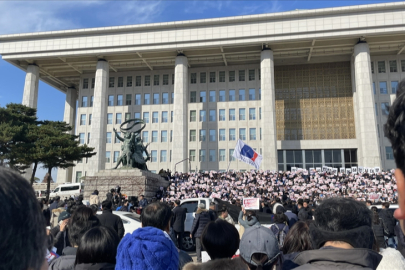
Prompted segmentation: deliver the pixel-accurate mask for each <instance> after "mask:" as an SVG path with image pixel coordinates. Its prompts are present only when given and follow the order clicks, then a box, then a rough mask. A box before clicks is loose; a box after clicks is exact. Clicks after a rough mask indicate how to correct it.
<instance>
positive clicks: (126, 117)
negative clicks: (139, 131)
mask: <svg viewBox="0 0 405 270" xmlns="http://www.w3.org/2000/svg"><path fill="white" fill-rule="evenodd" d="M129 119H131V113H129V112H128V113H125V121H128V120H129Z"/></svg>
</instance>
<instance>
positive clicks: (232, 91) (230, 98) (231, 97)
mask: <svg viewBox="0 0 405 270" xmlns="http://www.w3.org/2000/svg"><path fill="white" fill-rule="evenodd" d="M229 101H235V90H229Z"/></svg>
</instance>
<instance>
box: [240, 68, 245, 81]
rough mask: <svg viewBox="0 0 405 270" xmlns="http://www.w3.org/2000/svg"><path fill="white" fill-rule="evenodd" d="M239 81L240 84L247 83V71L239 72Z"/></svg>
mask: <svg viewBox="0 0 405 270" xmlns="http://www.w3.org/2000/svg"><path fill="white" fill-rule="evenodd" d="M239 81H240V82H244V81H245V71H244V70H239Z"/></svg>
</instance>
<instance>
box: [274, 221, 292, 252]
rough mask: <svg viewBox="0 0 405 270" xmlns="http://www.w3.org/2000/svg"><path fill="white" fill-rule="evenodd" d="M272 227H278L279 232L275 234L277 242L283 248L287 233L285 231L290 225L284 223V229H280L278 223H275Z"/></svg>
mask: <svg viewBox="0 0 405 270" xmlns="http://www.w3.org/2000/svg"><path fill="white" fill-rule="evenodd" d="M272 227H274V228H276V230H277V232H276V233H275V234H274V235H275V236H276V238H277V242H278V247H279V248H280V249H281V248H282V247H283V245H284V239H285V237H286V235H287V233H286V232H285V229H286V228H287V227H288V226H287V225H284V227H283V229H282V230H280V228H279V227H278V225H277V224H274V225H273V226H272Z"/></svg>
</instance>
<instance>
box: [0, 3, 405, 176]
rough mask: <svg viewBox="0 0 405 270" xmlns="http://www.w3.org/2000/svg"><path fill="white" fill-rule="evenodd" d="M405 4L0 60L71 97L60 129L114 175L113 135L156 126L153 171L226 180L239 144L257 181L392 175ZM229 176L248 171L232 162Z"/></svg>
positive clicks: (97, 37) (85, 40)
mask: <svg viewBox="0 0 405 270" xmlns="http://www.w3.org/2000/svg"><path fill="white" fill-rule="evenodd" d="M404 48H405V2H396V3H388V4H375V5H362V6H350V7H339V8H327V9H317V10H296V11H290V12H281V13H272V14H261V15H250V16H239V17H228V18H216V19H206V20H194V21H180V22H168V23H154V24H144V25H129V26H119V27H104V28H92V29H78V30H68V31H52V32H43V33H28V34H17V35H5V36H0V54H1V55H2V57H3V59H4V60H6V61H8V62H9V63H10V64H13V65H15V66H17V67H18V68H21V69H23V70H25V71H26V72H27V75H26V80H25V86H24V97H23V104H25V105H28V106H32V107H36V106H37V95H38V80H42V81H44V82H46V83H48V84H50V85H51V86H53V87H55V89H57V90H59V91H62V92H63V93H66V103H65V114H64V121H66V122H68V123H70V124H72V125H75V132H76V134H77V135H79V137H80V142H81V143H86V144H89V145H90V146H92V147H95V151H97V155H96V156H94V157H93V158H91V159H89V160H83V161H82V162H81V163H79V164H77V166H76V167H75V168H73V169H70V170H62V169H60V170H59V171H58V181H59V182H65V181H70V179H73V181H77V180H78V179H79V178H80V177H81V176H84V175H94V173H95V172H97V171H99V170H101V169H109V168H112V167H113V166H114V165H115V161H116V159H117V157H118V155H119V154H120V151H121V147H120V144H119V143H116V141H115V139H114V132H113V128H117V129H119V127H120V123H122V122H124V121H125V119H128V118H134V117H135V118H143V119H145V120H146V121H147V122H148V123H147V125H146V128H145V129H144V131H143V132H142V134H141V135H142V137H143V139H144V141H145V142H151V144H150V146H149V150H150V153H151V156H152V160H151V162H150V163H149V169H150V170H152V171H158V170H160V169H161V168H164V169H166V168H171V169H174V168H175V166H176V164H177V163H179V162H181V161H183V160H184V159H187V158H189V159H190V161H186V162H181V163H179V164H177V166H176V170H178V171H183V172H186V171H194V170H210V169H213V170H226V169H227V168H228V165H229V162H230V161H231V158H232V151H233V149H234V147H235V144H236V140H237V139H238V138H240V139H242V140H243V141H245V142H246V143H247V144H249V145H250V146H252V147H253V148H255V149H256V150H257V151H258V152H260V153H261V154H262V155H263V163H262V165H261V169H277V168H278V169H290V167H291V166H296V167H303V168H310V167H320V166H321V165H328V166H333V167H337V168H339V167H346V168H347V167H351V166H365V167H381V168H384V169H390V168H393V167H394V162H393V153H392V149H391V147H390V144H389V142H388V140H387V139H386V138H385V137H384V133H383V125H384V123H385V121H386V117H387V107H388V106H389V105H390V104H391V102H392V100H393V98H394V94H395V91H396V85H397V84H398V82H399V81H400V80H401V79H402V78H403V77H404V75H405V56H404V54H403V50H404ZM229 168H230V169H236V170H246V169H251V168H252V167H249V166H248V165H247V164H245V163H242V162H238V161H232V162H231V163H230V166H229Z"/></svg>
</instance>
